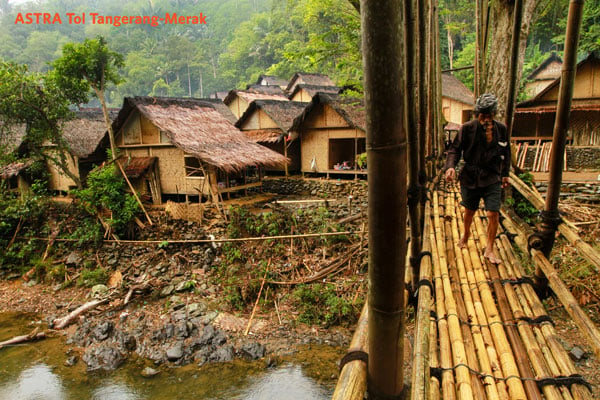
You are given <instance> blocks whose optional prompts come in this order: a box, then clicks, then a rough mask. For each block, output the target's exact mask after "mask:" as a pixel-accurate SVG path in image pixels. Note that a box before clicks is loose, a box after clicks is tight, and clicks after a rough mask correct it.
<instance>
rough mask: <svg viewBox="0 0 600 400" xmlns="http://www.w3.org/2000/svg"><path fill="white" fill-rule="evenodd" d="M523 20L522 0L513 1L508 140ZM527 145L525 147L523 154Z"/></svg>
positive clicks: (511, 122) (507, 122) (507, 115)
mask: <svg viewBox="0 0 600 400" xmlns="http://www.w3.org/2000/svg"><path fill="white" fill-rule="evenodd" d="M522 20H523V0H515V1H514V7H513V27H512V28H513V29H512V45H511V52H510V62H509V66H508V69H509V78H508V98H507V99H506V113H505V124H506V128H507V131H508V138H509V140H510V137H511V136H512V128H513V119H514V118H513V116H514V113H515V102H516V101H515V100H516V98H517V83H518V82H517V81H518V79H517V77H518V75H519V74H518V65H519V53H520V50H519V48H520V44H521V23H522ZM526 151H527V145H526V146H525V152H526Z"/></svg>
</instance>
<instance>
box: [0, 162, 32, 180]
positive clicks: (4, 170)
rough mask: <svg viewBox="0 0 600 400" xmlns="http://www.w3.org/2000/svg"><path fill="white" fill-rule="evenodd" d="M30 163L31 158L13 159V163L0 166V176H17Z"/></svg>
mask: <svg viewBox="0 0 600 400" xmlns="http://www.w3.org/2000/svg"><path fill="white" fill-rule="evenodd" d="M31 164H33V160H25V161H15V162H13V163H10V164H7V165H4V166H1V167H0V178H2V179H9V178H12V177H13V176H17V175H19V174H20V173H21V171H23V170H24V169H25V168H27V167H29V166H30V165H31Z"/></svg>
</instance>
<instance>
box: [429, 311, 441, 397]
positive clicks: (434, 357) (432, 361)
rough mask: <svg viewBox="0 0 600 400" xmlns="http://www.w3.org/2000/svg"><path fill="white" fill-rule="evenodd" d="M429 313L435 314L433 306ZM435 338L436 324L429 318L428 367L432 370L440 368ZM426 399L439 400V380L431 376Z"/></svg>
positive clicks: (433, 319)
mask: <svg viewBox="0 0 600 400" xmlns="http://www.w3.org/2000/svg"><path fill="white" fill-rule="evenodd" d="M431 311H432V312H435V306H432V309H431ZM437 337H438V336H437V323H436V320H435V318H433V316H431V317H430V318H429V365H430V366H431V367H432V368H438V367H439V366H440V362H439V357H438V345H437ZM427 399H428V400H440V380H439V379H438V377H437V376H433V375H431V376H430V377H429V388H428V396H427Z"/></svg>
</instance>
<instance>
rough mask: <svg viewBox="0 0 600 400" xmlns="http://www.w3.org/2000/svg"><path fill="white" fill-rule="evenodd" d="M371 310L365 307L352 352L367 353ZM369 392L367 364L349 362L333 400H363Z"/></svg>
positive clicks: (353, 338)
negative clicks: (367, 391)
mask: <svg viewBox="0 0 600 400" xmlns="http://www.w3.org/2000/svg"><path fill="white" fill-rule="evenodd" d="M368 321H369V309H368V307H367V303H366V302H365V305H364V306H363V310H362V312H361V314H360V318H359V320H358V323H357V324H356V331H355V332H354V336H353V337H352V341H351V342H350V351H357V350H358V351H363V352H367V345H368ZM366 390H367V364H366V363H364V362H363V361H362V360H353V361H349V362H348V363H346V364H345V365H344V366H343V367H342V371H341V372H340V377H339V378H338V381H337V385H336V387H335V391H334V392H333V396H332V400H362V399H364V397H365V392H366Z"/></svg>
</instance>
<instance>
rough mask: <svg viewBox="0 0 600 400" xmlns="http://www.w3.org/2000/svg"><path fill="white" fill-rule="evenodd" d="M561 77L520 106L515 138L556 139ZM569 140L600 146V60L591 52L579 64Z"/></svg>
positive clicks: (516, 120)
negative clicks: (553, 137)
mask: <svg viewBox="0 0 600 400" xmlns="http://www.w3.org/2000/svg"><path fill="white" fill-rule="evenodd" d="M559 87H560V77H559V78H557V79H555V80H554V81H553V82H552V83H551V84H550V85H548V86H547V87H546V88H545V89H543V90H542V91H541V92H539V93H538V94H537V95H536V96H535V97H533V98H532V99H530V100H527V101H524V102H522V103H519V104H518V105H517V108H516V111H515V122H514V128H513V139H514V140H521V141H529V140H538V141H544V140H548V141H549V140H552V132H553V129H554V120H555V116H556V104H557V101H558V91H559ZM568 143H569V144H572V145H575V146H598V145H600V59H599V58H598V57H597V56H596V55H595V54H593V53H592V54H590V55H589V56H588V57H586V58H585V59H584V60H582V61H581V62H580V63H579V64H578V65H577V71H576V76H575V83H574V87H573V100H572V103H571V114H570V118H569V135H568Z"/></svg>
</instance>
